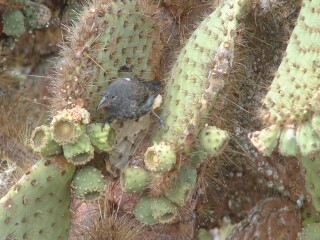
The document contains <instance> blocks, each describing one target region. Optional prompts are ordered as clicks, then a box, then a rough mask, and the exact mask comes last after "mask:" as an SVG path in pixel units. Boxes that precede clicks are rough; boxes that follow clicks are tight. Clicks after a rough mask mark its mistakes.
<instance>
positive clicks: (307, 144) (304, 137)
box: [296, 121, 320, 157]
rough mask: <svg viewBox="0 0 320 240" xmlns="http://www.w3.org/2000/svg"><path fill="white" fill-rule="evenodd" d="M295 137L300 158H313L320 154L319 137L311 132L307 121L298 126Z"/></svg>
mask: <svg viewBox="0 0 320 240" xmlns="http://www.w3.org/2000/svg"><path fill="white" fill-rule="evenodd" d="M296 136H297V143H298V145H299V147H300V152H301V155H302V156H304V157H308V156H315V155H316V154H318V153H319V152H320V137H319V136H318V134H317V133H316V132H315V131H313V129H312V126H311V123H310V122H309V121H306V122H303V123H301V124H300V126H299V127H298V129H297V133H296Z"/></svg>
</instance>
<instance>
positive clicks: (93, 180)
mask: <svg viewBox="0 0 320 240" xmlns="http://www.w3.org/2000/svg"><path fill="white" fill-rule="evenodd" d="M72 187H73V189H74V190H75V194H76V196H77V197H78V198H81V199H83V200H85V201H95V200H98V199H99V198H101V197H102V196H103V195H104V191H105V188H106V181H105V179H104V177H103V175H102V174H101V173H100V171H99V170H98V169H96V168H95V167H93V166H85V167H83V168H81V169H80V170H79V171H77V172H76V174H75V175H74V177H73V180H72Z"/></svg>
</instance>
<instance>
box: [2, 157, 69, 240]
mask: <svg viewBox="0 0 320 240" xmlns="http://www.w3.org/2000/svg"><path fill="white" fill-rule="evenodd" d="M74 171H75V167H74V166H73V165H71V164H69V163H67V161H66V160H65V158H64V157H63V156H61V155H60V156H56V157H54V158H48V159H43V160H40V161H39V162H38V163H37V164H35V165H34V166H33V167H32V168H31V170H30V171H28V172H27V173H26V174H25V175H24V176H23V177H22V178H21V179H20V180H19V181H18V182H17V183H16V184H15V185H14V186H13V187H12V188H11V189H10V190H9V192H8V193H7V194H6V195H5V196H4V197H3V198H1V199H0V229H1V232H0V238H1V239H67V236H68V229H69V225H70V212H69V205H70V184H71V180H72V177H73V174H74Z"/></svg>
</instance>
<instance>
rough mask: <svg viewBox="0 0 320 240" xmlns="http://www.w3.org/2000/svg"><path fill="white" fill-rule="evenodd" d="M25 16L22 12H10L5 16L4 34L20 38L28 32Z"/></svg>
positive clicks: (15, 10)
mask: <svg viewBox="0 0 320 240" xmlns="http://www.w3.org/2000/svg"><path fill="white" fill-rule="evenodd" d="M24 18H25V17H24V16H23V14H22V12H21V11H20V10H17V9H14V10H9V11H7V12H6V13H5V14H4V15H3V32H4V33H5V34H6V35H8V36H12V37H17V36H20V35H21V34H23V33H25V32H26V27H25V25H24Z"/></svg>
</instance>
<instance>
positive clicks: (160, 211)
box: [151, 197, 178, 224]
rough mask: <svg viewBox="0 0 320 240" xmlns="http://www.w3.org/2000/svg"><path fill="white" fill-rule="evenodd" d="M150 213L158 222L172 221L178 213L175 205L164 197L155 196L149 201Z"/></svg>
mask: <svg viewBox="0 0 320 240" xmlns="http://www.w3.org/2000/svg"><path fill="white" fill-rule="evenodd" d="M151 210H152V215H153V217H154V219H155V220H156V221H158V222H159V223H163V224H164V223H172V222H173V221H174V220H175V218H176V217H177V215H178V209H177V207H176V206H175V205H174V204H172V203H171V202H170V201H169V200H168V199H166V198H164V197H163V198H155V199H153V201H152V203H151Z"/></svg>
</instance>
